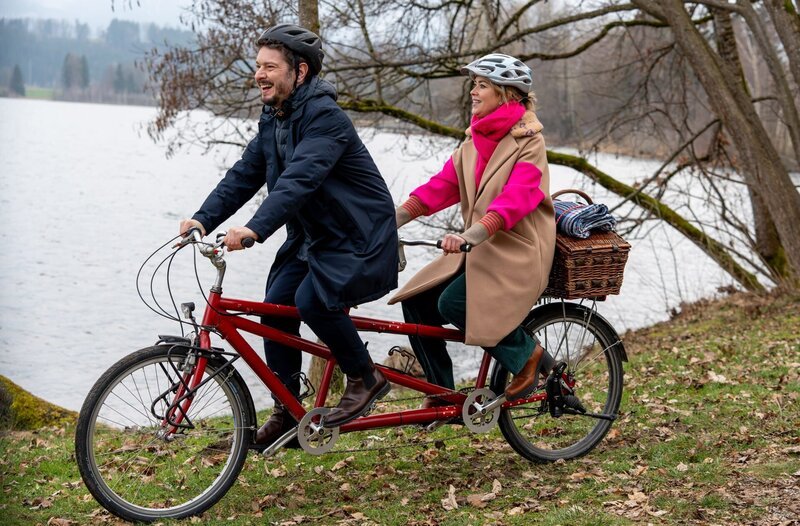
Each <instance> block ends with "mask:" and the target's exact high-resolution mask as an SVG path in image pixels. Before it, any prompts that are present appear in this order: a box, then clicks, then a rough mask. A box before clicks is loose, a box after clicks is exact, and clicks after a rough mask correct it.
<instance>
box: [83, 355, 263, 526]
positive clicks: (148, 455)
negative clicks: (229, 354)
mask: <svg viewBox="0 0 800 526" xmlns="http://www.w3.org/2000/svg"><path fill="white" fill-rule="evenodd" d="M190 352H191V353H192V355H194V352H193V351H190V350H189V349H188V348H187V347H185V346H181V345H170V344H166V345H157V346H153V347H148V348H145V349H141V350H139V351H136V352H134V353H132V354H130V355H128V356H127V357H125V358H123V359H122V360H120V361H119V362H117V363H116V364H114V365H113V366H112V367H111V368H110V369H109V370H108V371H106V372H105V373H104V374H103V375H102V376H101V377H100V378H99V379H98V380H97V382H96V383H95V385H94V386H93V387H92V389H91V391H90V392H89V394H88V396H87V397H86V400H85V401H84V404H83V407H82V408H81V411H80V415H79V417H78V424H77V427H76V431H75V457H76V460H77V463H78V468H79V470H80V473H81V477H82V478H83V481H84V483H85V484H86V487H87V489H88V490H89V492H90V493H91V494H92V495H93V496H94V498H95V499H97V501H98V502H99V503H100V504H101V505H102V506H103V507H104V508H106V509H107V510H108V511H110V512H111V513H113V514H114V515H116V516H118V517H120V518H123V519H126V520H130V521H143V522H151V521H155V520H160V519H166V518H183V517H188V516H191V515H197V514H199V513H202V512H203V511H205V510H207V509H208V508H210V507H211V506H213V505H214V504H215V503H216V502H217V501H219V499H221V498H222V497H223V496H224V495H225V493H226V492H227V491H228V489H229V488H230V487H231V485H232V484H233V483H234V482H235V481H236V478H237V476H238V475H239V472H240V471H241V469H242V466H243V464H244V461H245V458H246V457H247V452H248V444H249V441H250V438H251V435H252V431H251V430H252V428H253V427H252V426H253V424H254V422H253V421H251V420H253V417H252V412H251V411H250V408H251V407H252V399H251V398H250V392H249V390H248V389H247V386H246V384H245V383H244V381H243V380H242V378H241V376H240V375H239V373H238V372H237V371H236V369H235V368H234V367H233V366H231V365H225V362H224V360H214V359H209V360H208V363H207V366H206V370H205V373H204V376H203V380H206V379H209V378H210V380H209V381H208V382H207V383H206V384H204V385H202V386H201V387H199V388H198V390H197V392H196V393H195V395H194V397H193V400H192V404H191V406H190V408H189V411H188V412H187V415H186V416H187V417H188V418H186V419H184V423H187V425H190V426H191V427H189V428H188V429H181V430H180V432H178V433H175V434H173V435H170V439H169V440H166V439H164V438H163V437H160V436H158V433H159V430H161V429H162V425H161V422H162V421H163V420H159V418H158V416H159V415H163V413H164V412H165V411H164V410H165V409H166V407H168V405H169V403H170V402H171V401H172V399H173V397H174V394H173V393H174V391H172V389H173V388H174V387H175V386H176V385H179V384H178V382H177V378H178V376H177V374H176V370H175V369H174V368H173V366H176V367H181V366H182V364H183V363H184V361H185V360H186V357H187V355H189V354H190ZM215 373H218V374H217V375H216V376H214V374H215ZM161 395H165V397H164V399H161ZM165 400H169V401H165Z"/></svg>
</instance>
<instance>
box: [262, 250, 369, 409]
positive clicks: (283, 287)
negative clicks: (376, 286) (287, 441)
mask: <svg viewBox="0 0 800 526" xmlns="http://www.w3.org/2000/svg"><path fill="white" fill-rule="evenodd" d="M264 301H265V302H267V303H277V304H279V305H290V306H296V307H297V309H298V311H299V312H300V317H301V318H302V320H303V321H304V322H305V323H306V324H307V325H308V326H309V327H310V328H311V330H312V331H314V334H316V335H317V336H318V337H319V339H320V340H322V342H323V343H324V344H325V345H327V346H328V348H329V349H330V350H331V353H332V354H333V356H334V357H335V358H336V361H337V362H338V364H339V367H340V368H341V369H342V372H344V373H345V374H346V375H348V376H355V377H361V376H362V375H364V374H366V373H367V372H368V371H370V370H371V369H372V364H371V362H370V359H369V353H367V349H366V347H364V342H363V341H361V337H360V336H359V335H358V331H356V328H355V325H353V321H352V320H351V319H350V316H348V315H347V313H346V312H345V311H343V310H341V309H336V310H330V309H328V308H327V307H326V306H325V304H324V303H323V302H322V300H320V299H319V296H318V295H317V292H316V290H315V289H314V283H313V282H312V279H311V275H310V273H309V271H308V263H307V262H305V261H302V260H299V259H297V258H295V259H293V260H292V262H290V263H287V264H286V265H285V266H284V267H283V268H282V269H281V271H280V273H279V274H278V276H276V277H275V279H274V280H273V282H272V283H271V285H270V286H269V287H268V288H267V292H266V296H265V299H264ZM261 323H263V324H265V325H269V326H271V327H275V328H276V329H280V330H282V331H284V332H288V333H290V334H295V335H299V334H300V321H299V320H295V319H290V318H282V317H279V316H275V317H272V316H262V318H261ZM264 354H265V356H266V358H267V365H268V366H269V368H270V369H272V370H273V371H274V372H275V374H276V375H277V376H278V378H280V380H281V381H282V382H283V383H284V384H285V385H286V386H287V387H288V388H289V390H290V391H292V393H294V394H295V396H297V395H298V394H299V392H300V380H299V378H298V373H299V372H300V369H301V366H302V353H301V352H300V351H298V350H297V349H293V348H291V347H287V346H285V345H281V344H279V343H275V342H273V341H271V340H269V339H267V338H264Z"/></svg>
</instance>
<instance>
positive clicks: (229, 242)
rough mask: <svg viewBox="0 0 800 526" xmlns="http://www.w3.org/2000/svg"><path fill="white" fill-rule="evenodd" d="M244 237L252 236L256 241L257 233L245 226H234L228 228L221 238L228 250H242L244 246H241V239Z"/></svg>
mask: <svg viewBox="0 0 800 526" xmlns="http://www.w3.org/2000/svg"><path fill="white" fill-rule="evenodd" d="M246 237H252V238H253V239H255V240H256V241H258V234H256V233H255V232H253V231H252V230H250V229H249V228H247V227H243V226H234V227H231V228H229V229H228V234H227V235H226V236H225V239H223V241H224V242H225V246H226V247H228V252H231V251H233V250H242V249H243V248H244V247H243V246H242V239H244V238H246Z"/></svg>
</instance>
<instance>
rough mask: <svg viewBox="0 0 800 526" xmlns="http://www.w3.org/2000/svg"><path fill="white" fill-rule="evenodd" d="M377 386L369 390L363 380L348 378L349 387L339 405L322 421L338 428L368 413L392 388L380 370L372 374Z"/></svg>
mask: <svg viewBox="0 0 800 526" xmlns="http://www.w3.org/2000/svg"><path fill="white" fill-rule="evenodd" d="M371 374H372V375H373V378H374V379H375V384H374V385H373V386H372V388H370V389H367V387H366V386H365V385H364V380H362V379H361V378H351V377H349V376H348V377H347V387H345V389H344V394H343V395H342V399H341V400H340V401H339V404H338V405H337V406H336V407H334V408H333V410H332V411H331V412H330V413H328V414H327V415H326V416H325V418H324V419H323V420H322V425H323V426H325V427H338V426H341V425H343V424H346V423H348V422H350V421H351V420H355V419H356V418H358V417H359V416H361V415H363V414H364V413H366V412H367V411H368V410H369V408H370V407H371V406H372V404H373V403H374V402H375V401H377V400H379V399H381V398H383V397H384V396H386V393H388V392H389V391H390V390H391V389H392V386H391V385H390V384H389V382H388V381H386V378H384V376H383V375H382V374H381V372H380V371H379V370H378V369H373V370H372V373H371Z"/></svg>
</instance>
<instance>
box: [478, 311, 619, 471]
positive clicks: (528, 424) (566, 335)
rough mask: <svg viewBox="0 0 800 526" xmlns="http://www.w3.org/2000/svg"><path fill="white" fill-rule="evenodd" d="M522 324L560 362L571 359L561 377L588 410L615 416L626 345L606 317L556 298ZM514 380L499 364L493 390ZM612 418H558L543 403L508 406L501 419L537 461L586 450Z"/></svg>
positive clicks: (514, 441) (509, 435)
mask: <svg viewBox="0 0 800 526" xmlns="http://www.w3.org/2000/svg"><path fill="white" fill-rule="evenodd" d="M524 326H525V327H526V328H527V329H528V330H529V331H530V333H531V334H534V335H535V336H536V337H537V338H538V339H539V341H540V342H541V344H542V346H543V347H544V348H545V349H547V351H548V352H549V353H550V355H551V356H553V358H555V360H556V362H557V363H558V362H565V363H566V364H567V368H566V370H565V372H564V374H563V375H562V379H563V380H564V382H565V384H566V385H567V386H569V387H570V389H572V390H573V391H574V393H573V396H574V397H575V399H577V400H578V401H579V402H580V404H581V406H582V407H583V408H584V409H585V410H586V412H587V413H594V414H595V415H604V416H607V417H612V418H613V417H616V415H617V412H618V410H619V404H620V400H621V399H622V381H623V378H622V376H623V371H622V359H623V356H624V349H623V346H622V342H621V341H620V338H619V336H618V335H617V333H616V331H614V329H613V328H612V327H611V326H610V325H609V324H608V322H606V321H605V320H604V319H603V318H602V317H601V316H600V315H599V314H597V312H595V311H594V310H592V309H589V308H587V307H584V306H582V305H578V304H575V303H567V302H556V303H550V304H548V305H544V306H541V307H538V308H536V309H534V310H533V311H531V313H530V314H529V316H528V318H527V320H526V322H525V323H524ZM548 372H549V371H548ZM510 380H511V374H510V373H509V372H508V371H507V370H506V369H505V368H503V367H502V366H500V365H499V364H497V363H495V367H494V369H493V372H492V380H491V386H492V390H493V391H494V392H495V393H502V392H503V391H504V390H505V387H506V384H507V383H508V382H509V381H510ZM544 388H545V385H544V382H540V385H539V386H538V389H537V391H536V392H537V393H542V392H543V391H544ZM565 394H566V393H565ZM612 423H613V421H612V420H605V419H599V418H594V417H591V416H588V415H586V414H584V415H575V414H563V415H562V416H560V417H559V418H555V417H553V416H551V414H550V412H549V411H548V408H547V404H546V403H544V402H542V403H530V404H523V405H518V406H514V407H510V408H507V409H504V410H503V411H502V412H501V414H500V418H499V420H498V425H499V427H500V431H501V432H502V433H503V436H504V437H505V438H506V440H507V441H508V443H509V444H510V445H511V447H512V448H514V450H515V451H516V452H517V453H519V454H520V455H522V456H523V457H525V458H527V459H528V460H531V461H533V462H552V461H555V460H558V459H570V458H576V457H580V456H582V455H585V454H586V453H588V452H589V451H591V450H592V449H593V448H594V447H595V446H597V444H598V443H599V442H600V441H601V440H602V439H603V437H605V435H606V433H608V430H609V429H610V428H611V425H612Z"/></svg>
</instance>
